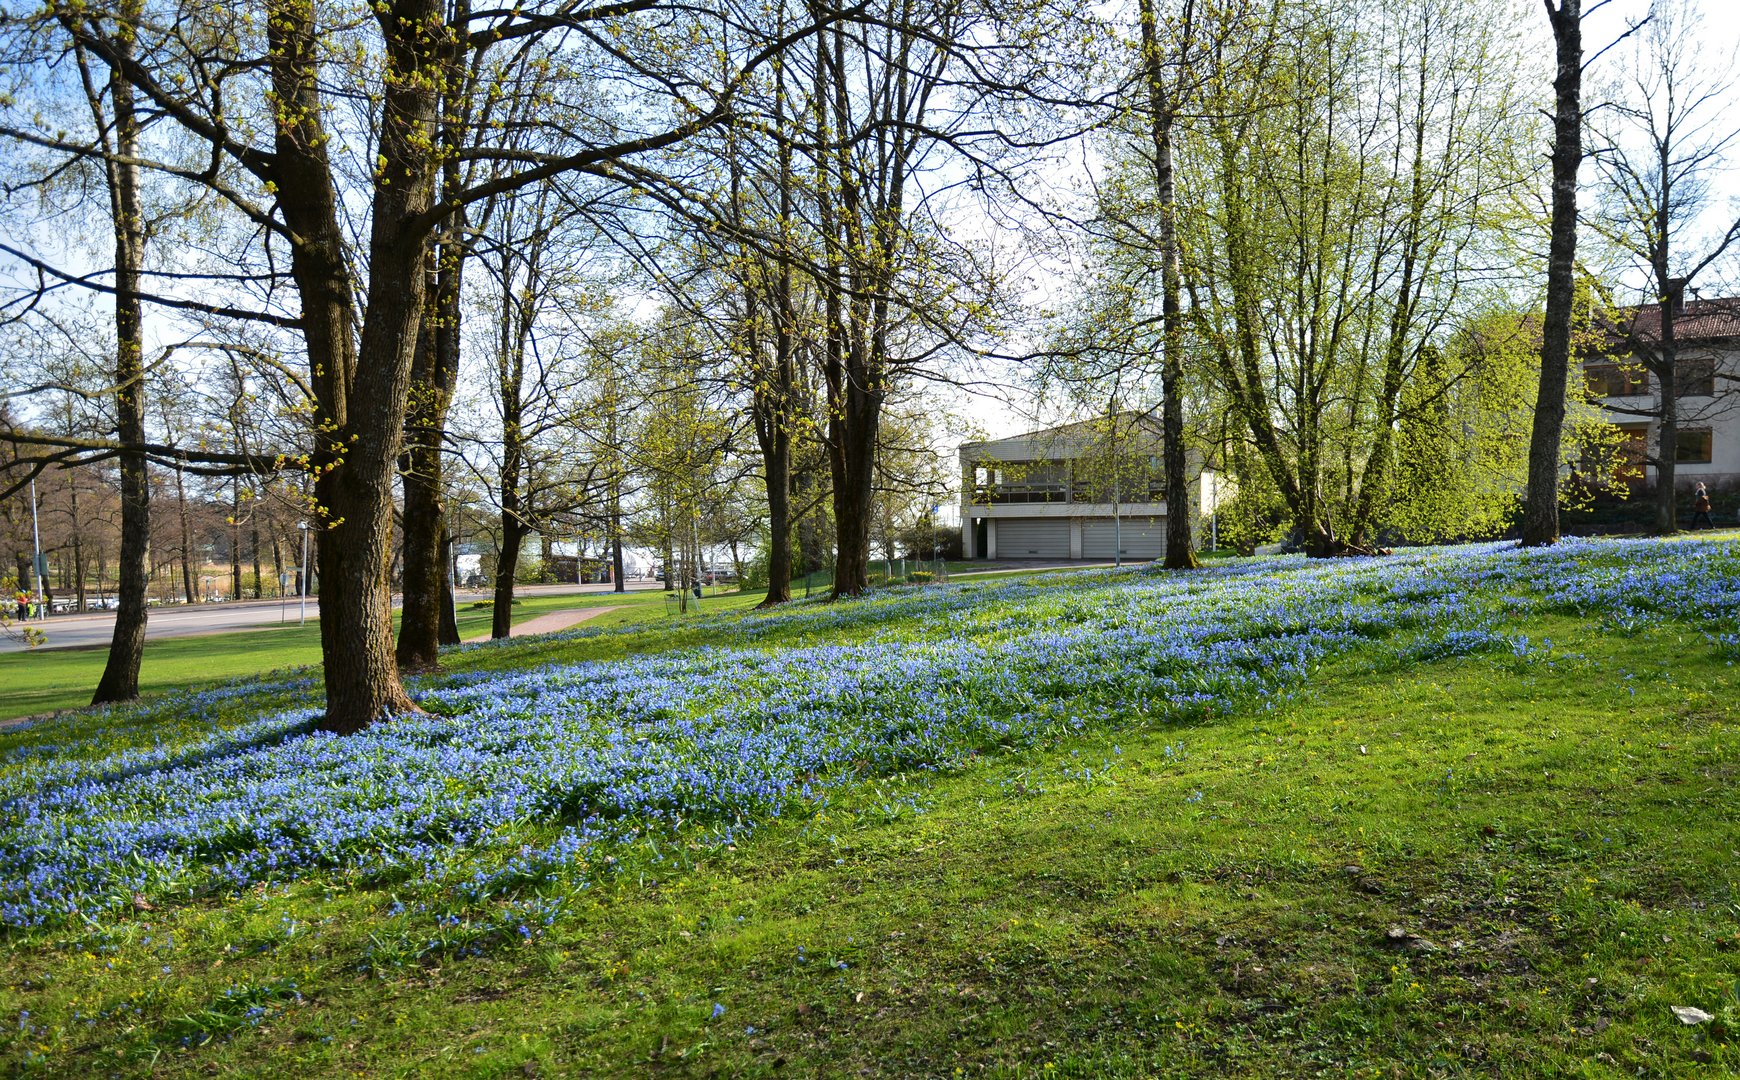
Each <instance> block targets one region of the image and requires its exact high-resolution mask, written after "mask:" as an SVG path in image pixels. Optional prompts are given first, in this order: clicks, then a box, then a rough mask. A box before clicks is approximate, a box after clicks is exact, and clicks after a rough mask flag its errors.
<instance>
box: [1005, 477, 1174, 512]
mask: <svg viewBox="0 0 1740 1080" xmlns="http://www.w3.org/2000/svg"><path fill="white" fill-rule="evenodd" d="M1111 501H1112V493H1111V491H1110V490H1109V489H1100V488H1098V487H1092V486H1089V485H1087V484H1082V483H1077V484H994V485H991V486H988V487H987V486H984V485H980V486H979V487H975V488H974V489H973V505H974V506H1010V505H1020V504H1024V503H1083V504H1105V503H1110V502H1111ZM1165 501H1166V485H1165V484H1164V483H1161V482H1158V481H1157V482H1155V483H1153V484H1149V485H1146V486H1144V487H1140V488H1131V489H1130V490H1127V491H1124V492H1122V493H1120V495H1119V502H1122V503H1159V502H1165Z"/></svg>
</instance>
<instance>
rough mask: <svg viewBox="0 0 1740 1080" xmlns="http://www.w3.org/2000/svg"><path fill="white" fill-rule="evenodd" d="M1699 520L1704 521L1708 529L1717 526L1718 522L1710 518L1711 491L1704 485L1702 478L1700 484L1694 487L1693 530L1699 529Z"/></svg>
mask: <svg viewBox="0 0 1740 1080" xmlns="http://www.w3.org/2000/svg"><path fill="white" fill-rule="evenodd" d="M1699 522H1702V523H1703V525H1704V528H1706V529H1714V528H1715V527H1716V523H1715V522H1713V521H1711V520H1710V492H1709V489H1707V488H1705V487H1704V482H1703V481H1702V480H1699V481H1698V486H1697V487H1696V488H1693V489H1692V530H1693V531H1694V532H1695V531H1697V528H1698V523H1699Z"/></svg>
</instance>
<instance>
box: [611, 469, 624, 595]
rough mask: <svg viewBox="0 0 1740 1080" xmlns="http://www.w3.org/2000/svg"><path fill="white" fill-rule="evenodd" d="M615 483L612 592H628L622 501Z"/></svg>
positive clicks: (612, 505)
mask: <svg viewBox="0 0 1740 1080" xmlns="http://www.w3.org/2000/svg"><path fill="white" fill-rule="evenodd" d="M615 492H616V485H615V481H612V484H611V496H610V580H611V583H612V586H613V588H612V589H611V591H612V592H627V591H628V582H627V581H626V580H624V579H623V568H622V500H621V497H620V496H618V495H617V494H616V493H615Z"/></svg>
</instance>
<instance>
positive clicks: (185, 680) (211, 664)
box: [0, 591, 759, 720]
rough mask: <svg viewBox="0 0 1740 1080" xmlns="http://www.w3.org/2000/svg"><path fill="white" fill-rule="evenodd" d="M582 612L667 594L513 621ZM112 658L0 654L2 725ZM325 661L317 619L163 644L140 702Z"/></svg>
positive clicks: (142, 684) (568, 602) (97, 653)
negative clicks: (582, 610) (193, 687)
mask: <svg viewBox="0 0 1740 1080" xmlns="http://www.w3.org/2000/svg"><path fill="white" fill-rule="evenodd" d="M756 600H759V595H756V596H753V597H748V598H740V597H738V596H737V595H736V594H731V593H727V594H724V595H722V596H720V597H717V598H714V597H711V596H709V597H707V598H706V599H705V600H704V601H702V603H703V604H704V605H706V609H707V610H708V611H713V610H715V609H716V607H717V606H718V605H725V606H726V607H735V606H740V604H742V603H743V602H745V601H747V602H749V603H753V602H755V601H756ZM582 607H620V608H621V610H618V611H611V612H607V613H605V614H603V615H599V616H594V618H593V619H592V620H591V621H590V622H589V623H588V624H587V625H593V626H620V625H622V624H624V623H628V622H636V621H640V620H643V619H652V618H662V617H664V607H665V605H664V593H663V592H662V591H659V592H633V593H625V594H623V595H621V596H618V595H616V594H614V593H581V594H572V595H567V596H532V597H527V598H523V599H522V600H521V601H520V602H519V603H517V604H515V605H514V618H513V621H514V623H515V624H516V625H517V624H519V623H522V622H525V621H526V620H528V619H532V618H536V617H537V616H539V615H544V614H547V613H549V612H552V611H562V610H566V609H568V608H582ZM490 615H491V612H490V609H489V608H488V607H478V606H476V605H474V604H470V603H466V604H461V605H460V606H459V612H458V622H459V636H460V637H461V638H462V639H463V638H471V637H474V636H476V635H479V634H488V633H489V628H490ZM293 618H294V616H292V619H293ZM397 622H398V616H397V615H395V616H394V625H395V626H396V625H397ZM48 634H49V641H50V644H52V643H53V635H54V624H53V622H52V621H51V622H50V623H49V625H48ZM107 659H108V653H107V651H106V650H105V649H101V648H92V649H53V648H49V649H38V650H35V651H31V652H21V653H6V654H4V655H0V687H4V688H5V689H4V691H0V720H8V719H12V718H15V717H20V716H33V715H36V714H38V713H45V712H53V711H56V710H59V709H74V708H78V707H80V706H83V705H88V704H90V700H91V692H92V691H93V690H94V689H95V688H96V685H97V680H98V679H100V678H101V677H102V674H103V665H104V663H105V662H106V661H107ZM319 662H320V627H319V625H318V623H316V622H315V621H314V620H313V619H310V620H309V622H308V625H307V626H300V627H299V626H296V625H294V622H292V624H291V625H289V626H284V627H278V626H272V627H267V628H262V629H258V630H236V631H229V632H226V633H220V634H205V635H201V636H198V637H184V638H159V639H155V640H151V641H148V642H147V643H146V645H145V658H144V660H143V662H142V663H141V664H140V666H139V692H140V694H141V696H143V697H147V698H150V697H155V696H157V695H160V694H163V693H166V692H168V691H170V690H175V689H182V688H185V687H190V686H197V685H201V684H204V683H212V682H223V681H227V680H230V679H236V678H241V677H244V676H249V675H259V674H264V673H266V672H269V671H274V670H277V669H281V668H292V667H301V666H303V665H307V664H318V663H319Z"/></svg>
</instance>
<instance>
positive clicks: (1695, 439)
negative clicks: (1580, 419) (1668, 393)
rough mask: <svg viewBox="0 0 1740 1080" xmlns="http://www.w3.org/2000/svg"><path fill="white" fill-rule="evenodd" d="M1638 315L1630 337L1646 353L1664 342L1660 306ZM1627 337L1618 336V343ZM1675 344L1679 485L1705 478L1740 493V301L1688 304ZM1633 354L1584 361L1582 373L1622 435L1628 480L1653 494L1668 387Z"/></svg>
mask: <svg viewBox="0 0 1740 1080" xmlns="http://www.w3.org/2000/svg"><path fill="white" fill-rule="evenodd" d="M1627 314H1628V315H1630V314H1631V313H1630V312H1628V313H1627ZM1635 316H1636V317H1635V319H1634V320H1633V321H1632V323H1631V327H1632V329H1631V338H1632V341H1633V343H1634V344H1636V345H1638V346H1639V348H1638V349H1637V350H1636V351H1642V352H1647V351H1648V350H1649V349H1650V348H1651V346H1653V344H1654V343H1655V342H1657V341H1659V340H1660V326H1661V315H1660V307H1659V306H1658V305H1654V304H1651V305H1646V306H1644V307H1641V308H1638V309H1636V312H1635ZM1624 336H1625V335H1617V334H1616V335H1615V341H1616V342H1617V341H1619V340H1620V339H1622V338H1623V337H1624ZM1674 338H1675V341H1676V346H1677V347H1676V350H1675V361H1674V382H1675V391H1676V392H1675V398H1676V400H1677V402H1678V406H1679V408H1678V410H1677V412H1678V429H1679V433H1678V439H1677V443H1678V445H1677V446H1676V447H1675V448H1674V464H1675V467H1674V479H1675V484H1674V486H1675V487H1676V488H1679V489H1681V490H1682V491H1683V490H1688V489H1690V488H1691V487H1692V486H1693V485H1694V484H1696V483H1697V482H1698V481H1700V480H1701V481H1703V482H1704V483H1705V484H1707V485H1709V487H1710V489H1711V490H1712V491H1727V490H1731V489H1735V488H1740V300H1697V301H1692V302H1689V303H1683V304H1681V305H1680V306H1679V312H1678V314H1677V315H1676V316H1675V317H1674ZM1632 352H1633V350H1632V349H1630V348H1629V347H1627V346H1625V345H1618V344H1616V345H1615V346H1614V355H1610V356H1604V357H1600V358H1596V359H1591V360H1589V361H1587V362H1585V364H1584V365H1583V375H1584V379H1585V381H1586V385H1587V386H1588V389H1589V393H1590V396H1591V397H1593V398H1595V399H1596V400H1598V401H1600V402H1601V403H1602V404H1603V406H1604V407H1605V410H1606V414H1607V419H1608V420H1609V421H1611V422H1612V423H1613V424H1615V425H1616V426H1618V428H1619V429H1620V431H1621V432H1622V433H1623V437H1624V443H1623V447H1622V450H1623V457H1624V464H1623V465H1622V466H1621V470H1622V474H1623V476H1624V478H1625V479H1626V480H1628V481H1629V482H1631V483H1632V484H1633V485H1634V486H1640V487H1643V488H1650V489H1653V488H1654V487H1655V483H1656V467H1655V465H1654V464H1652V463H1651V462H1652V460H1653V459H1654V457H1655V455H1656V453H1657V451H1658V445H1657V444H1658V441H1659V440H1658V438H1657V429H1658V427H1659V424H1660V422H1659V420H1658V419H1657V417H1658V416H1659V414H1660V411H1661V388H1660V386H1659V385H1657V380H1656V379H1655V378H1654V377H1652V376H1651V374H1650V372H1649V371H1648V370H1647V369H1646V368H1645V366H1644V365H1643V363H1642V361H1641V360H1639V359H1637V358H1636V357H1635V356H1634V355H1632Z"/></svg>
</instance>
